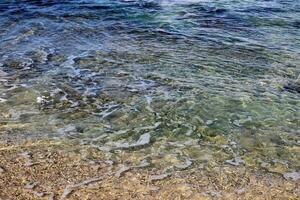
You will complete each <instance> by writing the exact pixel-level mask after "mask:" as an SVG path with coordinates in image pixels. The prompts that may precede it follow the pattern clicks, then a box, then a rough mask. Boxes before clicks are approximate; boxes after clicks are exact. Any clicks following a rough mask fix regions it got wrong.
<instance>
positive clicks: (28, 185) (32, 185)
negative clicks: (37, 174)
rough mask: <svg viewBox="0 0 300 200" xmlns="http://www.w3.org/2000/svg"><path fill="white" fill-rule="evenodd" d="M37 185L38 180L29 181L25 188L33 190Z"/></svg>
mask: <svg viewBox="0 0 300 200" xmlns="http://www.w3.org/2000/svg"><path fill="white" fill-rule="evenodd" d="M37 185H38V183H37V182H30V183H27V184H26V185H25V187H24V188H25V189H29V190H32V189H34V188H35V187H36V186H37Z"/></svg>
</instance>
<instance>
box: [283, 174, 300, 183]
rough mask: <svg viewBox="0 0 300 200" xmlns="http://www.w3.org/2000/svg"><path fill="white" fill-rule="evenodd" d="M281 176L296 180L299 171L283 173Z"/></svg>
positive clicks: (299, 175) (299, 176) (298, 177)
mask: <svg viewBox="0 0 300 200" xmlns="http://www.w3.org/2000/svg"><path fill="white" fill-rule="evenodd" d="M283 177H284V178H285V179H287V180H293V181H297V180H298V179H300V173H299V172H288V173H285V174H283Z"/></svg>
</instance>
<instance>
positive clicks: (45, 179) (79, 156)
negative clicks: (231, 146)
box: [0, 140, 300, 200]
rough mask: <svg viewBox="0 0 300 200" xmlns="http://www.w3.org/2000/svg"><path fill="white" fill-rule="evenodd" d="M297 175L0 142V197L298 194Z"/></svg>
mask: <svg viewBox="0 0 300 200" xmlns="http://www.w3.org/2000/svg"><path fill="white" fill-rule="evenodd" d="M299 198H300V189H299V180H297V181H292V180H285V179H284V178H283V177H282V176H280V175H278V174H274V173H267V172H264V171H262V170H258V169H253V168H250V167H247V166H242V167H241V166H239V167H235V166H228V165H219V164H213V163H206V164H204V165H196V164H194V165H192V166H190V167H189V168H187V169H183V170H178V171H174V172H172V173H166V172H162V171H159V170H155V169H153V168H151V166H148V165H146V164H141V165H132V164H130V163H126V162H124V163H116V162H114V161H112V160H110V159H109V158H108V157H107V155H106V154H105V153H103V152H101V151H99V150H96V149H95V148H91V147H89V146H83V145H79V144H77V143H76V142H72V141H58V140H36V141H26V142H22V143H18V144H16V143H9V142H8V143H2V144H0V199H1V200H8V199H9V200H31V199H48V200H56V199H57V200H63V199H74V200H75V199H78V200H85V199H86V200H87V199H90V200H98V199H109V200H111V199H164V200H165V199H251V200H253V199H299Z"/></svg>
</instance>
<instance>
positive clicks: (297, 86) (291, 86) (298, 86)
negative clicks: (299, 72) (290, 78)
mask: <svg viewBox="0 0 300 200" xmlns="http://www.w3.org/2000/svg"><path fill="white" fill-rule="evenodd" d="M283 89H284V90H286V91H289V92H296V93H300V81H297V82H290V83H288V84H286V85H284V86H283Z"/></svg>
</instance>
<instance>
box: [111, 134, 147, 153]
mask: <svg viewBox="0 0 300 200" xmlns="http://www.w3.org/2000/svg"><path fill="white" fill-rule="evenodd" d="M150 139H151V135H150V133H145V134H143V135H141V136H140V138H139V140H138V141H137V142H135V143H132V144H128V143H117V144H116V149H131V148H137V147H142V146H145V145H147V144H149V143H150Z"/></svg>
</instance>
